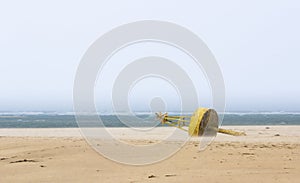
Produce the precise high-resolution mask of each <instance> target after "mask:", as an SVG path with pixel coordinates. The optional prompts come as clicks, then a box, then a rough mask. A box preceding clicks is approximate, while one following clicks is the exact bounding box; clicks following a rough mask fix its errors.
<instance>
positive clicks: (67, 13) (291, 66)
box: [0, 0, 300, 111]
mask: <svg viewBox="0 0 300 183" xmlns="http://www.w3.org/2000/svg"><path fill="white" fill-rule="evenodd" d="M148 19H151V20H163V21H170V22H174V23H177V24H179V25H182V26H184V27H186V28H188V29H189V30H191V31H193V32H194V33H196V34H197V35H198V36H199V37H200V38H201V39H202V40H204V42H205V43H206V44H207V46H208V47H209V48H210V50H211V51H212V52H213V54H214V55H215V57H216V59H217V61H218V63H219V65H220V67H221V70H222V72H223V77H224V80H225V86H226V104H227V107H226V110H227V111H244V110H249V111H300V84H299V81H300V74H299V68H300V54H299V51H300V24H299V20H300V3H299V2H298V1H296V0H295V1H288V0H285V1H283V0H280V1H274V0H270V1H267V0H265V1H260V0H251V1H250V0H249V1H240V0H236V1H230V0H229V1H222V0H219V1H198V0H195V1H175V0H169V1H168V0H165V1H159V0H151V1H141V0H136V1H121V0H120V1H58V0H57V1H56V0H52V1H37V0H36V1H32V0H27V1H21V0H20V1H14V0H12V1H1V2H0V23H1V24H0V84H1V85H0V87H1V88H0V111H10V110H13V111H32V110H35V111H40V110H51V111H71V110H72V92H73V91H72V90H73V82H74V76H75V73H76V68H77V66H78V64H79V62H80V59H81V57H82V55H83V54H84V53H85V51H86V50H87V49H88V47H89V46H90V45H91V44H92V43H93V42H94V41H95V40H96V39H97V38H98V37H100V36H101V35H102V34H104V33H105V32H108V31H109V30H110V29H112V28H114V27H117V26H119V25H122V24H126V23H129V22H133V21H138V20H148ZM137 91H138V89H137Z"/></svg>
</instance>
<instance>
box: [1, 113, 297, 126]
mask: <svg viewBox="0 0 300 183" xmlns="http://www.w3.org/2000/svg"><path fill="white" fill-rule="evenodd" d="M122 117H123V118H125V120H126V121H127V122H130V126H136V127H151V126H157V125H158V126H161V125H160V124H159V122H158V121H157V120H156V119H155V117H154V116H149V115H145V114H142V115H138V116H137V117H138V118H136V117H134V118H133V117H131V116H126V115H122ZM85 120H86V123H85V125H86V126H99V125H98V123H97V122H95V121H93V120H92V119H91V118H90V117H89V116H88V115H87V116H85ZM101 120H102V121H103V123H104V125H105V126H106V127H126V126H127V125H126V124H124V123H122V122H121V121H120V120H119V119H118V117H117V116H115V115H104V116H101ZM127 124H128V123H127ZM222 125H300V113H286V112H279V113H225V114H224V119H223V121H222ZM76 127H78V124H77V122H76V118H75V116H74V115H73V114H68V113H64V114H60V113H46V112H38V113H37V112H33V113H0V128H76Z"/></svg>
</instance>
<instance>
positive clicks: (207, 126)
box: [156, 108, 246, 136]
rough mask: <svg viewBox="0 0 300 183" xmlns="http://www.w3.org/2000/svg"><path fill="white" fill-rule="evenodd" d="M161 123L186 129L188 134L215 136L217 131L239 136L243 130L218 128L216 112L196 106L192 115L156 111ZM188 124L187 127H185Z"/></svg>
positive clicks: (242, 133)
mask: <svg viewBox="0 0 300 183" xmlns="http://www.w3.org/2000/svg"><path fill="white" fill-rule="evenodd" d="M156 116H157V118H158V119H159V120H160V121H161V123H162V124H167V125H169V126H174V127H177V128H179V129H182V130H184V131H187V132H188V134H189V135H190V136H216V134H217V132H219V133H224V134H229V135H234V136H241V135H246V134H245V133H244V132H237V131H233V130H229V129H221V128H219V118H218V114H217V112H216V111H215V110H214V109H209V108H198V109H197V110H196V111H195V112H194V113H193V115H192V116H169V115H168V113H164V114H163V113H161V112H159V113H156ZM187 125H188V129H186V128H185V127H186V126H187Z"/></svg>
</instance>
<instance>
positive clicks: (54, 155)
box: [0, 126, 300, 183]
mask: <svg viewBox="0 0 300 183" xmlns="http://www.w3.org/2000/svg"><path fill="white" fill-rule="evenodd" d="M224 128H229V129H235V130H240V131H244V132H246V133H247V136H241V137H233V136H229V135H224V134H218V136H217V137H216V139H215V141H214V142H213V143H212V144H211V145H210V146H209V147H207V148H206V149H205V150H204V151H200V152H199V151H198V142H197V141H195V140H192V141H190V142H188V143H187V144H186V145H185V146H184V147H183V148H182V149H181V150H180V151H178V152H177V153H176V154H175V155H173V156H172V157H170V158H168V159H166V160H164V161H161V162H159V163H155V164H151V165H147V166H128V165H123V164H120V163H116V162H114V161H111V160H108V159H106V158H104V157H103V156H101V155H100V154H98V153H97V152H96V151H95V150H93V149H92V148H91V147H90V146H89V145H88V144H87V142H86V141H85V140H84V139H83V138H82V137H81V135H80V131H79V129H75V128H74V129H0V144H1V145H0V182H1V183H2V182H222V183H223V182H231V183H232V182H244V183H246V182H299V180H300V173H299V172H300V126H226V127H224ZM112 130H115V132H116V133H117V132H118V131H122V138H123V139H125V140H127V141H129V142H132V143H140V141H142V142H143V143H153V140H155V138H160V137H162V136H163V135H164V133H165V132H166V131H168V130H172V128H159V129H157V131H155V132H154V133H153V134H151V133H150V132H149V133H148V136H147V138H148V139H143V136H141V135H140V134H133V133H130V132H128V133H127V132H126V130H124V129H120V128H114V129H112ZM151 135H152V136H151ZM120 138H121V137H120ZM120 153H121V152H120Z"/></svg>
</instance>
